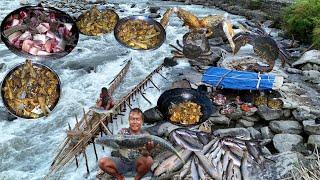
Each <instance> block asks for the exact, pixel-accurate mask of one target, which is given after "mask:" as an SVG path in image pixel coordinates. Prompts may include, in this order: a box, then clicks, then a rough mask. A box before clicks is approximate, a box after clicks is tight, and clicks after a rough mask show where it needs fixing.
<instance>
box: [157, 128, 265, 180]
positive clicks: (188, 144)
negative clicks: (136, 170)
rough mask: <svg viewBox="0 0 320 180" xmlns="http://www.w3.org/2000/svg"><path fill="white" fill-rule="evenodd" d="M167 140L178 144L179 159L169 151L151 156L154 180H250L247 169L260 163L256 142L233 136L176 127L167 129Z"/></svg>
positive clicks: (262, 160) (260, 156) (259, 152)
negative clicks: (168, 130) (180, 157)
mask: <svg viewBox="0 0 320 180" xmlns="http://www.w3.org/2000/svg"><path fill="white" fill-rule="evenodd" d="M170 139H171V141H174V142H175V143H176V144H178V145H179V146H181V147H182V149H181V150H180V151H179V154H182V159H183V161H185V162H186V164H183V163H182V160H180V159H178V157H176V156H175V155H172V154H171V156H170V153H167V152H166V153H162V154H160V155H158V156H157V157H156V158H155V163H154V164H153V166H152V170H153V173H154V176H155V177H156V179H166V178H167V177H173V176H178V177H179V178H180V179H185V178H186V177H187V176H188V175H190V176H191V177H192V179H202V180H204V179H210V178H212V179H237V180H238V179H239V180H240V179H244V180H246V179H250V170H251V168H252V169H253V168H256V167H257V168H259V167H260V166H261V165H264V163H265V160H266V159H265V158H264V157H263V155H262V152H261V149H260V145H259V144H258V143H257V142H253V141H249V140H242V139H239V138H234V137H214V136H212V135H209V134H206V133H203V132H197V131H192V130H189V129H184V128H180V129H176V130H173V131H172V132H171V135H170ZM209 177H210V178H209Z"/></svg>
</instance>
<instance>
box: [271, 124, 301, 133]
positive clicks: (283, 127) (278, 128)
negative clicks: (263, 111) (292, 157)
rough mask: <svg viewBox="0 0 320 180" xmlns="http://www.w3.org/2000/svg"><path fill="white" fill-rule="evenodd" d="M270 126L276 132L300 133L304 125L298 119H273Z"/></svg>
mask: <svg viewBox="0 0 320 180" xmlns="http://www.w3.org/2000/svg"><path fill="white" fill-rule="evenodd" d="M269 127H270V128H271V130H272V131H273V132H276V133H287V134H300V133H301V132H302V126H301V124H300V123H299V122H298V121H272V122H270V124H269Z"/></svg>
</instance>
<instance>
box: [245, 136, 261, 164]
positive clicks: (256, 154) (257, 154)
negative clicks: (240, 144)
mask: <svg viewBox="0 0 320 180" xmlns="http://www.w3.org/2000/svg"><path fill="white" fill-rule="evenodd" d="M246 146H247V149H248V153H249V154H250V155H251V156H253V157H254V160H255V161H256V162H257V163H258V164H259V165H261V164H263V162H264V158H263V156H262V155H261V153H260V152H259V150H258V148H257V147H254V146H253V145H252V144H251V143H250V142H246Z"/></svg>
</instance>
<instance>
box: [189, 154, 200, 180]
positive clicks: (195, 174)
mask: <svg viewBox="0 0 320 180" xmlns="http://www.w3.org/2000/svg"><path fill="white" fill-rule="evenodd" d="M191 177H192V180H199V174H198V170H197V167H196V163H195V159H194V158H193V159H192V161H191Z"/></svg>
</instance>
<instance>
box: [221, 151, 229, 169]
mask: <svg viewBox="0 0 320 180" xmlns="http://www.w3.org/2000/svg"><path fill="white" fill-rule="evenodd" d="M229 156H230V151H226V153H224V155H223V160H222V168H223V171H226V170H227V166H228V164H229Z"/></svg>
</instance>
